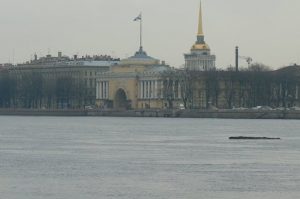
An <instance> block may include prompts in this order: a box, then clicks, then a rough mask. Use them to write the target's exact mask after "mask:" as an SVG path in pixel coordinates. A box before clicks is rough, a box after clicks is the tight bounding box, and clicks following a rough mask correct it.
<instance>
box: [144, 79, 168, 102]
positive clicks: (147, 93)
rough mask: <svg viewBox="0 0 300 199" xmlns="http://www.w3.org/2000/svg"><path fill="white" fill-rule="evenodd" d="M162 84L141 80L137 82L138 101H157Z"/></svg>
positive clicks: (155, 81)
mask: <svg viewBox="0 0 300 199" xmlns="http://www.w3.org/2000/svg"><path fill="white" fill-rule="evenodd" d="M162 89H163V88H162V84H161V82H159V81H157V80H142V81H140V82H139V98H140V99H158V98H160V97H161V93H162Z"/></svg>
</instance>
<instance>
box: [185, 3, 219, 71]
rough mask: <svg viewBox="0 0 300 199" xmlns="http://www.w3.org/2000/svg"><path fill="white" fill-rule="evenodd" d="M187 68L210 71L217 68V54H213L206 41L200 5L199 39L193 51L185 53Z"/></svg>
mask: <svg viewBox="0 0 300 199" xmlns="http://www.w3.org/2000/svg"><path fill="white" fill-rule="evenodd" d="M184 58H185V68H186V69H188V70H197V71H208V70H212V69H215V62H216V56H215V55H211V53H210V48H209V46H208V45H207V44H206V43H205V41H204V33H203V23H202V8H201V5H200V12H199V24H198V34H197V41H196V43H195V44H194V45H193V46H192V48H191V52H190V53H188V54H185V55H184Z"/></svg>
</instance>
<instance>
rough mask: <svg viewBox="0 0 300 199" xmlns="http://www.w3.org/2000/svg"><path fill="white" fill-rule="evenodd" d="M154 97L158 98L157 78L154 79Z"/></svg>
mask: <svg viewBox="0 0 300 199" xmlns="http://www.w3.org/2000/svg"><path fill="white" fill-rule="evenodd" d="M154 98H155V99H157V80H155V81H154Z"/></svg>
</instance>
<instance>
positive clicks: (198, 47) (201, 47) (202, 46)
mask: <svg viewBox="0 0 300 199" xmlns="http://www.w3.org/2000/svg"><path fill="white" fill-rule="evenodd" d="M192 50H209V46H208V45H207V44H194V45H193V46H192Z"/></svg>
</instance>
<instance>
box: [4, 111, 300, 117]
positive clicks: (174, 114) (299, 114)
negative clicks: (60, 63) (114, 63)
mask: <svg viewBox="0 0 300 199" xmlns="http://www.w3.org/2000/svg"><path fill="white" fill-rule="evenodd" d="M0 115H18V116H75V117H76V116H103V117H105V116H107V117H171V118H172V117H173V118H175V117H177V118H224V119H300V111H291V110H250V109H249V110H151V109H147V110H146V109H145V110H39V109H0Z"/></svg>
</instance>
